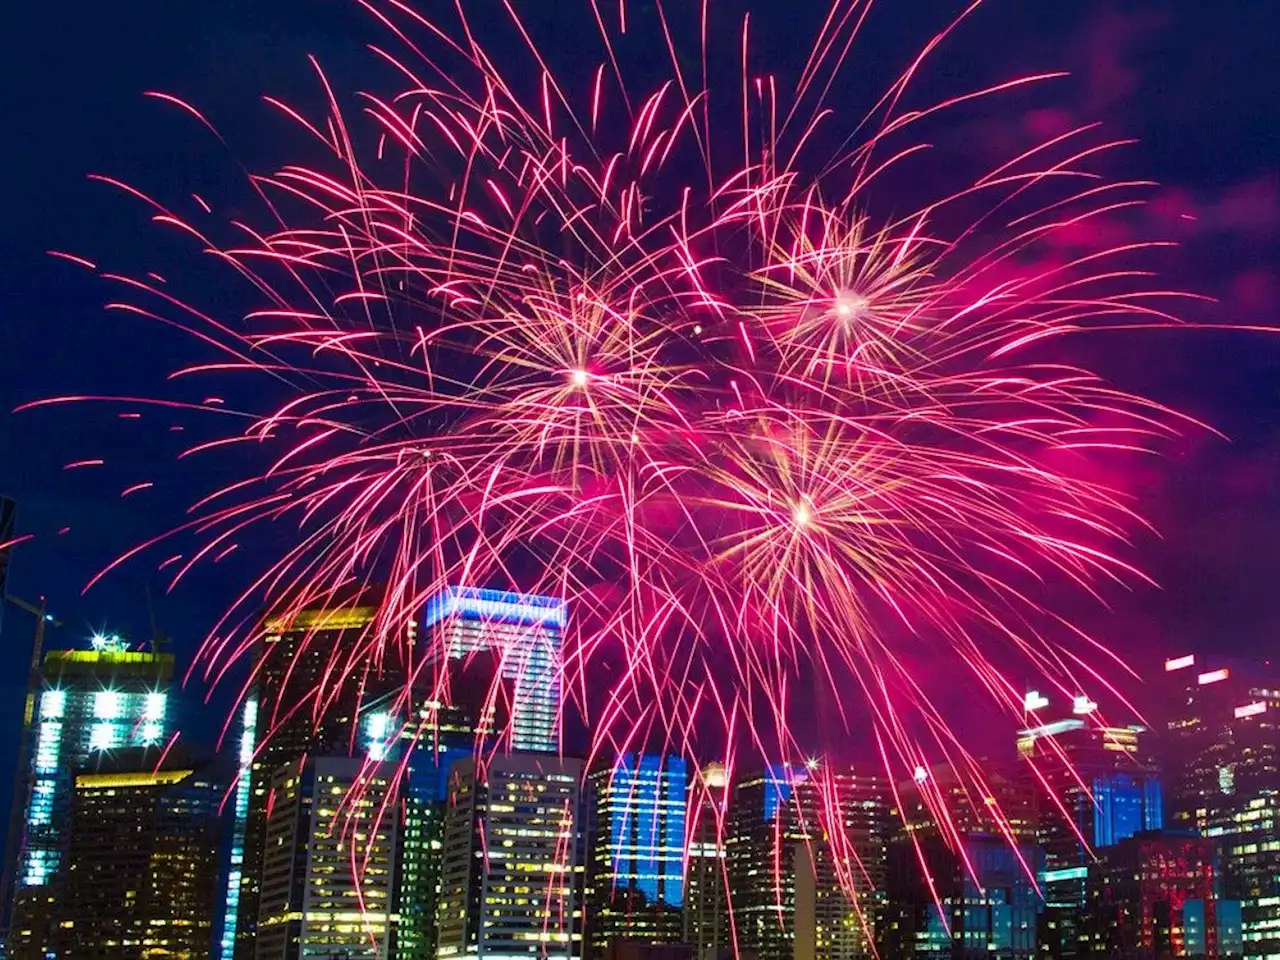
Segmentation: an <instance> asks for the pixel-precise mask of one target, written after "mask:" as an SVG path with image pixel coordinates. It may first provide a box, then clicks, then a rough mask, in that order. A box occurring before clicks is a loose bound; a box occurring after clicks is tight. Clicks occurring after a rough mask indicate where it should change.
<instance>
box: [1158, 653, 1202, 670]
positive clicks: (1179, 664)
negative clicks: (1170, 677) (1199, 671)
mask: <svg viewBox="0 0 1280 960" xmlns="http://www.w3.org/2000/svg"><path fill="white" fill-rule="evenodd" d="M1195 662H1196V658H1195V654H1190V653H1189V654H1187V655H1186V656H1185V657H1174V658H1173V659H1172V660H1166V661H1165V662H1164V669H1165V672H1166V673H1173V672H1174V671H1175V670H1184V669H1186V668H1187V667H1190V666H1194V665H1195Z"/></svg>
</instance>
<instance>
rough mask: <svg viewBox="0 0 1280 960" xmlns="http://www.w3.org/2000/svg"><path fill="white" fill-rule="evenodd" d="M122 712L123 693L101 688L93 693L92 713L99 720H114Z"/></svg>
mask: <svg viewBox="0 0 1280 960" xmlns="http://www.w3.org/2000/svg"><path fill="white" fill-rule="evenodd" d="M123 712H124V694H123V693H119V692H118V691H115V690H103V691H102V692H100V693H95V694H94V695H93V715H94V716H95V717H96V718H97V719H99V720H116V719H119V717H120V715H121V714H122V713H123Z"/></svg>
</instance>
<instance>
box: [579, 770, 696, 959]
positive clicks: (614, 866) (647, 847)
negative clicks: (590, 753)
mask: <svg viewBox="0 0 1280 960" xmlns="http://www.w3.org/2000/svg"><path fill="white" fill-rule="evenodd" d="M589 782H590V788H591V789H590V792H591V805H592V817H591V830H590V833H591V850H590V852H589V858H590V860H589V863H588V874H587V882H588V885H589V887H590V895H589V897H588V901H587V924H588V931H589V939H590V954H591V956H593V957H596V958H603V957H604V955H605V953H606V951H607V948H608V947H609V945H610V944H612V943H615V942H618V941H622V940H630V941H636V942H638V943H646V944H658V943H677V942H680V941H681V940H682V938H683V936H684V903H685V883H684V866H685V863H684V861H685V857H684V851H685V818H686V816H687V814H688V804H689V777H688V768H687V765H686V763H685V761H684V760H682V759H680V758H679V757H664V756H662V755H660V754H644V755H640V756H637V755H634V754H626V755H624V756H620V757H618V759H617V760H616V761H615V762H614V763H613V764H612V765H610V766H606V767H603V768H601V769H599V770H595V771H593V772H592V774H591V776H590V778H589Z"/></svg>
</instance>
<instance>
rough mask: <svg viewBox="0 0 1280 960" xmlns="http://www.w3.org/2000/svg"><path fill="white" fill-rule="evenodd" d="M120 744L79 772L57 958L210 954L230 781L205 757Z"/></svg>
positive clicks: (57, 915)
mask: <svg viewBox="0 0 1280 960" xmlns="http://www.w3.org/2000/svg"><path fill="white" fill-rule="evenodd" d="M161 753H162V751H159V750H122V751H118V752H116V753H115V754H114V755H113V756H112V757H111V759H110V762H108V763H103V764H101V765H100V766H99V768H98V769H97V770H93V771H86V772H80V773H78V774H77V775H76V777H75V786H74V793H73V797H72V801H71V805H70V815H69V820H68V824H67V835H68V843H67V863H66V870H65V878H64V881H63V883H62V885H61V891H60V895H59V897H58V898H57V901H56V902H55V904H54V909H53V924H52V926H53V935H52V945H53V952H54V954H55V955H56V956H57V957H59V958H65V960H75V958H95V960H142V958H156V957H173V958H203V957H208V956H209V954H210V949H211V946H212V939H213V929H214V921H215V918H216V916H217V908H218V894H219V888H218V873H219V863H218V858H219V853H220V841H221V831H220V825H221V821H220V818H219V815H218V805H219V803H220V801H221V799H222V795H223V792H224V791H225V789H226V783H225V780H224V779H222V778H219V777H217V776H215V775H214V774H213V768H212V767H211V766H210V765H209V764H207V763H200V762H190V761H189V760H187V759H186V758H182V757H175V756H172V755H170V756H167V757H163V758H162V756H161Z"/></svg>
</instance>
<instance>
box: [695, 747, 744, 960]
mask: <svg viewBox="0 0 1280 960" xmlns="http://www.w3.org/2000/svg"><path fill="white" fill-rule="evenodd" d="M728 817H729V777H728V775H727V774H726V773H725V769H724V765H723V764H719V763H711V764H708V765H707V766H705V767H703V768H702V769H701V770H700V771H699V772H698V775H697V776H696V777H695V778H694V781H693V784H692V787H691V789H690V794H689V821H690V830H689V851H688V854H689V856H688V868H687V877H686V882H685V900H684V940H685V942H686V943H688V944H690V945H691V946H692V947H693V948H694V957H695V958H696V960H716V958H718V957H720V956H721V955H722V954H724V953H727V952H730V951H732V949H733V940H732V937H731V932H732V931H731V929H730V925H729V893H728V885H727V884H726V882H725V880H726V873H727V867H726V863H725V845H724V839H725V834H726V833H727V831H728V826H729V820H728Z"/></svg>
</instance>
